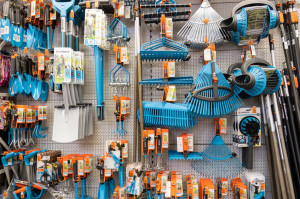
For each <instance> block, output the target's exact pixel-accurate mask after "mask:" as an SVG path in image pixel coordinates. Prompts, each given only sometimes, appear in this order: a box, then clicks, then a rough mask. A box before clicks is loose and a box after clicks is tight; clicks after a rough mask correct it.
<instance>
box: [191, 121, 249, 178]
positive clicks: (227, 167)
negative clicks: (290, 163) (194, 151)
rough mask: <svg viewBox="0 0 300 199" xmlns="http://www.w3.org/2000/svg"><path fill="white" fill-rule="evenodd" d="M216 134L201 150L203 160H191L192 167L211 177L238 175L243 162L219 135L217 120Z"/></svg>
mask: <svg viewBox="0 0 300 199" xmlns="http://www.w3.org/2000/svg"><path fill="white" fill-rule="evenodd" d="M215 127H216V136H215V137H214V139H213V140H212V142H211V144H210V145H209V146H208V147H207V148H206V149H205V150H204V151H203V152H201V154H202V156H203V161H201V164H199V163H198V162H196V161H195V162H193V163H192V167H193V168H194V169H196V170H197V171H198V172H200V173H202V174H203V175H206V176H209V177H211V178H219V177H221V178H232V177H234V176H235V175H238V174H239V173H240V172H241V171H242V170H243V169H244V167H243V164H242V162H241V161H240V160H239V158H238V157H237V154H236V153H234V152H232V151H231V150H230V149H229V148H228V146H227V145H226V144H225V143H224V141H223V139H222V137H221V136H220V128H219V122H216V123H215Z"/></svg>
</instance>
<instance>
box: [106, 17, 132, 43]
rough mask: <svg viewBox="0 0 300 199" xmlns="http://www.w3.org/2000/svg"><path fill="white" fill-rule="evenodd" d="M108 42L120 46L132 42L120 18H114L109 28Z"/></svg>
mask: <svg viewBox="0 0 300 199" xmlns="http://www.w3.org/2000/svg"><path fill="white" fill-rule="evenodd" d="M107 40H108V41H110V43H111V44H117V45H118V46H121V44H124V43H126V42H128V41H129V40H130V37H128V36H127V27H126V26H125V24H124V23H123V22H122V21H120V20H119V19H118V18H114V20H113V21H112V22H111V23H110V25H109V26H108V38H107Z"/></svg>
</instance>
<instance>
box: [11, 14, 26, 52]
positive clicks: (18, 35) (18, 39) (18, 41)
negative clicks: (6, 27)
mask: <svg viewBox="0 0 300 199" xmlns="http://www.w3.org/2000/svg"><path fill="white" fill-rule="evenodd" d="M22 17H24V16H23V12H22V10H21V9H17V11H16V25H17V29H16V30H17V31H16V32H14V35H13V39H14V42H15V45H16V46H17V47H18V48H20V47H21V46H22V44H23V39H24V37H23V34H24V29H23V27H22V24H21V20H22Z"/></svg>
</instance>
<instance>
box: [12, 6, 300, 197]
mask: <svg viewBox="0 0 300 199" xmlns="http://www.w3.org/2000/svg"><path fill="white" fill-rule="evenodd" d="M199 2H200V0H197V1H196V0H192V1H189V3H192V4H198V5H192V11H193V13H194V12H195V11H196V10H197V9H198V8H199V7H200V4H199ZM238 2H240V1H238V0H231V1H229V0H228V1H227V0H212V2H211V6H212V7H213V8H214V9H215V10H216V11H217V12H218V13H219V14H220V15H221V16H222V17H223V18H227V17H229V16H230V15H231V10H232V8H233V7H234V6H235V5H236V4H237V3H238ZM177 3H186V1H183V0H177ZM296 8H297V9H298V10H299V4H296ZM122 21H123V22H124V23H125V25H126V26H127V28H128V35H129V36H130V37H131V40H130V41H129V43H128V51H129V59H130V64H129V65H127V66H126V69H127V70H128V71H129V72H130V75H131V76H130V78H131V79H130V81H131V83H132V85H131V86H130V88H129V89H128V91H127V96H129V97H130V98H131V107H132V108H131V115H130V116H129V117H126V119H125V121H124V128H125V130H126V131H127V134H126V135H125V136H124V137H123V139H127V140H128V141H129V158H128V159H127V160H126V162H131V161H132V156H131V155H132V151H133V147H132V143H133V118H134V117H133V104H134V103H135V99H134V89H135V88H134V85H133V82H134V81H135V80H134V67H135V55H134V36H135V35H134V22H133V21H131V20H124V19H122ZM183 23H184V22H178V23H176V24H175V26H174V38H173V39H174V40H176V41H181V38H179V37H178V36H177V35H176V34H177V32H178V31H179V30H180V28H181V27H182V25H183ZM82 28H83V26H81V29H82ZM59 30H60V27H59V28H57V29H56V32H55V40H54V44H53V46H54V47H60V46H61V41H60V35H61V34H60V32H59ZM273 35H274V39H275V57H276V64H277V65H276V67H277V68H279V69H281V68H282V62H284V54H283V50H282V44H281V38H280V34H279V30H278V29H276V30H273ZM159 36H160V35H159V28H157V29H154V30H151V32H150V29H149V28H148V27H147V26H146V25H145V24H143V23H142V27H141V44H143V43H146V42H148V41H149V40H150V39H152V40H154V39H156V38H158V37H159ZM80 51H82V52H84V53H85V84H84V86H83V88H82V93H83V102H84V103H92V104H93V111H94V113H93V117H94V118H93V120H94V133H93V135H91V136H89V137H86V138H84V139H82V140H78V141H76V142H72V143H67V144H65V143H57V142H53V141H52V129H53V128H52V127H53V120H54V118H53V117H54V106H56V105H61V104H62V103H63V98H62V95H60V94H55V93H53V92H51V91H50V92H49V96H48V100H47V101H46V102H45V103H42V102H41V101H34V100H33V99H32V98H26V97H23V96H20V95H19V96H18V97H17V103H18V104H25V105H40V104H46V105H47V106H48V115H47V121H46V122H44V124H43V125H44V126H47V127H49V130H48V132H47V134H48V136H47V137H46V138H43V139H36V140H35V142H36V144H37V146H36V147H37V148H41V149H44V148H45V149H52V150H61V151H62V154H63V155H67V154H71V153H79V154H85V153H91V154H93V155H94V157H95V158H94V159H96V157H100V156H102V155H104V153H105V141H106V140H113V139H116V137H115V136H114V134H113V131H114V130H115V128H116V121H115V116H114V109H115V103H114V101H113V100H112V97H113V92H112V89H111V87H110V86H109V71H110V69H111V68H112V67H113V66H115V64H116V63H115V52H114V51H113V50H112V49H111V50H109V51H105V53H104V101H105V120H104V121H97V120H96V107H95V106H96V85H95V75H94V74H95V66H94V50H93V48H90V47H87V46H85V45H84V44H83V30H81V34H80ZM216 51H217V61H216V62H217V64H218V66H219V67H220V68H221V70H222V71H223V72H226V71H227V68H228V67H229V65H230V64H232V63H235V62H238V61H240V60H241V53H242V47H238V46H236V45H234V44H233V43H224V44H223V45H221V46H218V47H216ZM202 52H203V51H201V50H194V49H189V53H190V54H191V60H190V61H188V62H178V63H176V76H178V77H180V76H193V77H194V78H195V77H196V76H197V74H198V73H199V72H200V70H201V68H202V66H203V63H202V55H203V53H202ZM256 52H257V57H262V58H265V59H266V60H268V61H271V55H270V52H269V44H268V41H267V39H264V40H263V41H261V42H260V44H259V45H256ZM142 67H143V78H144V79H149V78H162V63H161V62H153V63H150V62H145V63H143V66H142ZM188 90H189V87H187V86H183V87H179V86H178V87H177V99H178V102H183V100H184V97H185V94H187V93H188ZM161 95H162V92H161V91H157V90H156V88H155V87H154V86H153V87H150V86H145V87H144V100H145V101H151V100H153V101H160V100H161ZM243 102H244V107H251V106H254V105H255V106H260V104H259V99H258V98H252V99H251V100H243ZM227 118H228V134H227V135H223V136H222V137H223V139H224V141H225V143H226V144H228V146H229V148H230V149H232V150H233V151H234V152H236V153H237V154H238V156H239V157H240V158H241V148H237V147H234V146H232V135H231V133H232V131H233V127H232V126H233V125H232V124H233V117H232V116H227ZM197 122H198V123H197V124H196V125H195V126H194V128H192V129H190V130H188V131H187V130H174V129H170V149H176V136H177V135H178V136H179V135H181V134H182V133H192V134H194V145H195V148H194V149H195V151H198V152H201V151H203V150H204V149H205V147H206V146H207V145H209V144H210V142H211V140H212V139H213V137H214V119H198V121H197ZM262 143H263V144H262V146H261V147H259V148H255V149H254V160H255V161H254V169H253V171H258V172H261V173H263V174H264V175H265V176H266V198H271V191H270V189H271V188H270V181H269V173H268V165H267V154H266V149H265V145H264V136H262ZM155 158H156V156H155V155H154V156H153V159H154V160H155ZM162 160H163V161H162V162H163V164H164V166H165V169H166V170H169V171H181V172H182V174H183V176H186V175H189V174H195V175H196V178H197V179H200V178H203V177H204V176H202V175H200V174H199V173H197V171H195V170H194V169H193V168H192V167H191V161H177V160H176V161H175V160H172V161H170V160H168V157H167V152H166V151H165V152H164V154H163V158H162ZM198 163H199V165H201V161H198ZM241 177H242V178H244V173H241ZM184 181H185V177H184ZM87 185H88V194H89V195H90V196H93V197H96V196H97V193H98V185H99V183H98V171H97V170H96V169H94V171H93V172H92V173H91V175H90V176H89V177H88V178H87ZM184 187H185V182H184ZM185 189H186V188H185ZM44 198H50V196H49V195H46V196H45V197H44ZM66 198H74V193H73V194H70V195H68V196H67V197H66ZM226 198H231V193H230V194H229V196H227V197H226Z"/></svg>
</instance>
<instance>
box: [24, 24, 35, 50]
mask: <svg viewBox="0 0 300 199" xmlns="http://www.w3.org/2000/svg"><path fill="white" fill-rule="evenodd" d="M35 32H36V31H35V27H34V26H33V25H31V24H29V25H28V29H27V42H26V43H27V48H33V43H34V37H37V36H38V35H35Z"/></svg>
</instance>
